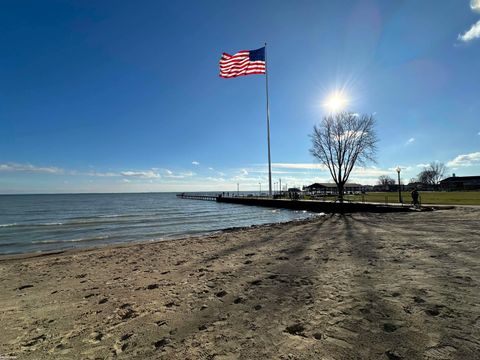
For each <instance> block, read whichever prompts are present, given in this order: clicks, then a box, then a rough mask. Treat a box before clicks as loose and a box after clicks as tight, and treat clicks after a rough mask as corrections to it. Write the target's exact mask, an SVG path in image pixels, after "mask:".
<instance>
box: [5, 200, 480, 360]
mask: <svg viewBox="0 0 480 360" xmlns="http://www.w3.org/2000/svg"><path fill="white" fill-rule="evenodd" d="M232 225H234V224H232ZM0 289H1V292H0V319H1V324H2V327H3V330H2V331H0V358H2V357H8V356H11V357H16V358H17V359H115V358H119V359H122V358H125V359H217V360H220V359H324V360H349V359H352V360H353V359H355V360H357V359H386V360H399V359H409V360H414V359H426V360H437V359H438V360H441V359H462V360H465V359H480V305H479V304H480V300H479V299H480V210H479V209H467V208H458V209H455V210H441V211H434V212H422V213H399V214H360V213H359V214H353V215H327V216H324V217H321V218H319V219H316V220H313V221H305V222H299V223H289V224H278V225H271V226H262V227H256V228H251V229H240V230H234V231H227V232H224V233H221V234H218V235H211V236H205V237H201V238H193V239H183V240H176V241H169V242H157V243H148V244H137V245H129V246H122V247H108V248H99V249H93V250H82V251H71V252H65V253H62V254H53V255H48V256H33V257H32V256H20V257H17V258H15V259H12V258H6V257H0Z"/></svg>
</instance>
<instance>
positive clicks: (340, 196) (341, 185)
mask: <svg viewBox="0 0 480 360" xmlns="http://www.w3.org/2000/svg"><path fill="white" fill-rule="evenodd" d="M344 185H345V184H344V183H338V184H337V188H338V200H340V202H341V203H343V192H344Z"/></svg>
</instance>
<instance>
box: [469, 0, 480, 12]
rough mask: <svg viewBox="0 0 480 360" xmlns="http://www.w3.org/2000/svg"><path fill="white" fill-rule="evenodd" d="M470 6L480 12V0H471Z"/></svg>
mask: <svg viewBox="0 0 480 360" xmlns="http://www.w3.org/2000/svg"><path fill="white" fill-rule="evenodd" d="M470 8H471V9H472V10H473V11H478V12H480V0H470Z"/></svg>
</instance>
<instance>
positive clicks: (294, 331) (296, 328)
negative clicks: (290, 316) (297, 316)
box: [285, 323, 306, 337]
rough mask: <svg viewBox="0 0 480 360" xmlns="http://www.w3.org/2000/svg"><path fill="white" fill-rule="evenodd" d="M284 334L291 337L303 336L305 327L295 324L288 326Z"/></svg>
mask: <svg viewBox="0 0 480 360" xmlns="http://www.w3.org/2000/svg"><path fill="white" fill-rule="evenodd" d="M285 332H287V333H289V334H291V335H296V336H302V337H306V336H305V326H303V325H302V324H300V323H296V324H293V325H290V326H287V327H286V329H285Z"/></svg>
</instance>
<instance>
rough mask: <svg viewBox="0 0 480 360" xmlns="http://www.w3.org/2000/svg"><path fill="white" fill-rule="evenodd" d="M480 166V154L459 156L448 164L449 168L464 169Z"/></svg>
mask: <svg viewBox="0 0 480 360" xmlns="http://www.w3.org/2000/svg"><path fill="white" fill-rule="evenodd" d="M478 164H480V152H474V153H470V154H464V155H458V156H457V157H456V158H455V159H453V160H451V161H449V162H448V163H447V166H448V167H464V166H473V165H478Z"/></svg>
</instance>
